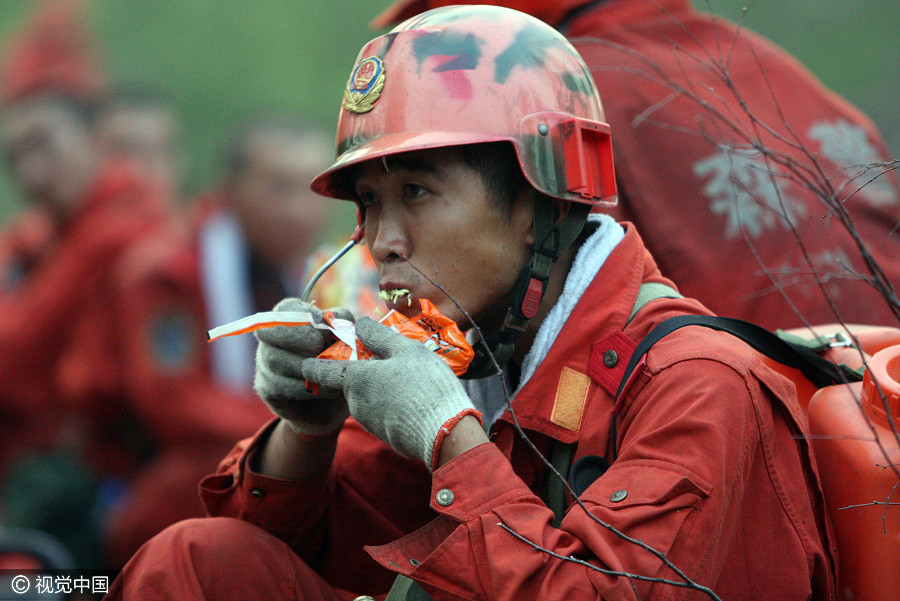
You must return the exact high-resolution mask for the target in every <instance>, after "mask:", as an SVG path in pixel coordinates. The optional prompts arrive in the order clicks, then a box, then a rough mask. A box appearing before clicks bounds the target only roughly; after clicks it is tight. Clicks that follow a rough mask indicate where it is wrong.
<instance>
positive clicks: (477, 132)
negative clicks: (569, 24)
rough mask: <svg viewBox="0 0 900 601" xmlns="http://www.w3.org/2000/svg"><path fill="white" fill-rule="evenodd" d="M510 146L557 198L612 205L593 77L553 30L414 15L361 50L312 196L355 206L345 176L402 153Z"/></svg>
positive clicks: (454, 11) (521, 17)
mask: <svg viewBox="0 0 900 601" xmlns="http://www.w3.org/2000/svg"><path fill="white" fill-rule="evenodd" d="M497 141H508V142H511V143H512V144H513V146H514V148H515V151H516V155H517V157H518V160H519V164H520V166H521V168H522V171H523V173H524V174H525V177H526V178H527V179H528V181H529V182H530V183H531V185H532V186H534V188H536V189H537V190H539V191H540V192H542V193H544V194H546V195H548V196H551V197H555V198H560V199H564V200H570V201H574V202H581V203H586V204H589V205H607V206H610V205H614V204H615V203H616V184H615V175H614V172H613V161H612V146H611V144H610V138H609V126H608V125H607V124H606V123H604V122H603V109H602V108H601V105H600V97H599V94H598V92H597V88H596V86H595V85H594V81H593V79H592V77H591V73H590V71H589V70H588V67H587V66H586V65H585V63H584V61H583V60H582V59H581V57H580V56H579V54H578V52H577V51H576V50H575V49H574V48H573V47H572V46H571V45H570V44H569V42H568V41H567V40H566V39H565V38H564V37H563V36H562V35H561V34H560V33H559V32H557V31H556V30H554V29H553V28H552V27H550V26H548V25H546V24H545V23H543V22H541V21H540V20H538V19H536V18H534V17H531V16H529V15H526V14H524V13H521V12H518V11H515V10H511V9H508V8H503V7H497V6H470V5H466V6H451V7H444V8H437V9H434V10H430V11H428V12H425V13H422V14H421V15H419V16H416V17H413V18H411V19H409V20H407V21H405V22H403V23H401V24H400V25H398V26H397V27H396V28H394V29H393V30H392V31H391V32H389V33H388V34H386V35H383V36H381V37H379V38H376V39H374V40H372V41H371V42H369V43H368V44H367V45H366V46H364V47H363V49H362V51H361V52H360V53H359V57H358V58H357V60H356V64H355V66H354V68H353V71H352V72H351V75H350V79H349V81H348V82H347V88H346V90H345V92H344V100H343V103H342V108H341V112H340V117H339V121H338V128H337V159H336V161H335V163H334V165H333V166H332V167H331V168H329V169H328V170H326V171H325V172H323V173H322V174H320V175H319V176H318V177H316V178H315V179H314V180H313V182H312V189H313V190H314V191H315V192H317V193H319V194H322V195H323V196H329V197H332V198H342V199H348V200H354V194H353V191H352V190H350V189H348V188H347V187H346V183H345V178H344V177H342V174H343V172H344V170H345V169H347V168H348V167H351V166H353V165H357V164H359V163H362V162H364V161H369V160H371V159H376V158H381V157H384V156H389V155H393V154H398V153H402V152H409V151H413V150H423V149H428V148H439V147H445V146H460V145H465V144H475V143H481V142H497Z"/></svg>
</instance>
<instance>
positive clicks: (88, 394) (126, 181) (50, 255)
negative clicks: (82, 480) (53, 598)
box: [0, 169, 269, 563]
mask: <svg viewBox="0 0 900 601" xmlns="http://www.w3.org/2000/svg"><path fill="white" fill-rule="evenodd" d="M149 191H150V190H149V188H148V187H147V186H144V185H142V184H141V183H140V182H138V181H137V180H135V179H134V178H132V177H130V175H129V174H128V173H127V171H125V170H116V169H109V170H107V171H106V172H105V173H104V175H103V177H102V178H101V183H100V184H99V185H98V186H97V188H96V189H95V192H94V193H93V194H92V198H91V200H90V201H89V202H88V203H87V204H86V205H85V207H84V210H83V211H81V212H80V213H79V214H78V215H77V216H76V217H75V218H73V219H72V221H71V222H70V223H69V224H67V225H66V228H65V231H64V232H63V233H62V234H61V236H60V237H59V238H58V239H54V238H52V237H50V236H48V235H47V234H49V232H50V228H48V227H44V228H42V227H40V222H41V219H40V217H39V214H38V213H28V214H26V215H25V216H23V218H22V220H21V221H20V222H19V223H18V224H16V226H14V228H13V231H12V232H10V233H9V234H8V235H7V236H6V237H5V238H4V240H3V250H4V257H3V267H2V272H3V274H4V278H3V282H4V288H3V294H2V297H0V303H2V304H3V311H4V314H5V316H6V317H5V319H4V322H3V325H2V330H0V348H2V349H3V350H4V351H6V352H5V353H3V357H4V359H3V361H0V374H2V375H3V376H4V377H5V381H6V382H7V383H9V386H8V387H5V388H4V390H5V392H4V393H0V399H2V411H3V423H4V424H8V425H10V426H12V427H11V428H10V432H9V434H8V435H6V436H4V437H3V446H2V447H0V448H2V455H0V460H2V461H3V464H4V465H5V464H6V460H8V459H9V458H10V455H11V453H15V452H21V451H22V449H25V448H35V447H45V448H50V447H51V446H54V445H71V446H72V447H73V448H75V449H79V450H81V451H83V452H84V455H85V457H86V459H87V461H88V464H89V465H90V467H92V468H93V470H94V472H95V473H96V475H97V476H98V478H100V481H101V484H107V485H108V484H110V483H114V482H120V483H122V484H123V485H124V489H122V488H118V490H120V493H122V494H119V495H115V498H111V499H106V503H107V504H108V505H109V507H108V508H109V509H110V511H111V513H110V515H109V516H108V519H109V523H108V527H109V531H108V541H107V544H108V547H109V551H110V553H111V554H112V556H113V561H114V562H115V563H119V562H122V561H124V560H125V559H127V558H128V557H129V556H130V555H131V554H132V553H133V552H134V550H135V549H136V548H137V547H138V546H139V545H140V544H141V543H142V542H143V541H144V540H145V539H146V538H149V537H150V536H152V535H153V534H154V533H155V532H157V531H158V530H160V529H162V528H163V527H165V526H166V525H168V524H169V523H172V522H174V521H177V520H179V519H182V518H184V517H190V516H194V515H200V514H201V513H202V508H201V506H200V504H199V502H198V500H197V493H196V490H197V484H198V483H199V480H200V477H201V476H202V475H204V474H205V473H208V471H209V470H210V469H211V468H214V467H215V465H216V462H217V460H218V459H219V458H220V457H221V455H222V453H223V451H227V449H228V448H229V447H230V445H231V444H232V443H233V441H234V440H235V439H236V438H240V437H243V436H246V435H247V434H248V433H251V432H253V431H254V430H255V429H256V428H257V427H258V426H259V425H260V424H261V423H262V422H263V421H264V420H265V419H266V418H267V417H268V416H269V412H268V410H267V409H266V408H265V406H264V405H263V404H262V403H260V402H258V400H256V399H255V398H254V397H253V396H252V393H251V392H250V391H249V390H246V391H244V392H241V393H238V392H233V391H229V390H227V389H225V388H223V387H221V386H220V385H219V384H217V383H216V382H215V381H214V380H213V378H212V376H211V373H210V369H209V355H208V350H207V345H206V341H205V330H206V320H205V316H204V308H203V304H202V299H201V296H200V288H199V285H198V274H197V266H196V261H195V255H194V254H193V252H192V249H191V247H190V245H189V244H188V241H187V239H186V237H185V236H184V233H183V232H182V231H180V229H179V227H178V226H177V225H176V224H175V223H174V222H172V221H171V219H170V218H169V216H167V215H166V214H165V211H164V209H163V207H162V205H161V203H157V202H155V201H152V200H150V199H149V196H148V192H149ZM41 229H43V230H44V231H43V232H39V231H38V230H41ZM29 231H30V232H29ZM42 233H43V239H42V240H41V239H40V238H41V234H42ZM116 489H117V488H116V487H113V488H111V489H110V490H116ZM123 491H124V492H123Z"/></svg>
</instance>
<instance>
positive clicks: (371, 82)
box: [343, 56, 384, 113]
mask: <svg viewBox="0 0 900 601" xmlns="http://www.w3.org/2000/svg"><path fill="white" fill-rule="evenodd" d="M383 87H384V63H383V62H382V60H381V59H380V58H378V57H377V56H370V57H369V58H366V59H363V60H362V61H361V62H360V63H359V64H358V65H356V67H355V68H354V69H353V72H352V73H350V79H349V80H348V81H347V89H346V90H344V102H343V107H344V108H345V109H347V110H348V111H350V112H352V113H366V112H368V111H371V110H372V106H373V105H374V104H375V101H376V100H378V97H379V96H381V89H382V88H383Z"/></svg>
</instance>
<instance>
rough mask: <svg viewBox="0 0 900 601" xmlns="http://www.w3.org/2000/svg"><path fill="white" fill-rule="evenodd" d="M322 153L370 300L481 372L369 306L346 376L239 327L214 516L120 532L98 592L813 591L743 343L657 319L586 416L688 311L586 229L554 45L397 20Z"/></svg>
mask: <svg viewBox="0 0 900 601" xmlns="http://www.w3.org/2000/svg"><path fill="white" fill-rule="evenodd" d="M361 73H363V75H360V74H361ZM613 135H614V133H613ZM337 151H338V157H337V160H336V162H335V163H334V165H333V166H332V167H331V168H330V169H328V170H327V171H325V172H323V173H322V174H320V175H319V176H318V177H317V178H316V179H315V180H314V181H313V184H312V187H313V189H314V190H316V191H318V192H319V193H321V194H324V195H326V196H331V197H334V198H342V199H348V200H352V201H355V202H356V203H357V206H358V208H359V211H360V212H361V214H362V215H361V216H362V217H363V219H364V227H365V241H366V243H367V245H368V246H369V249H370V250H371V252H372V256H373V258H374V260H375V262H376V264H377V265H378V268H379V273H380V277H381V279H380V286H381V287H382V289H384V290H386V291H391V290H397V289H407V291H408V298H399V299H395V300H394V301H392V302H390V303H389V307H391V308H393V309H395V310H398V311H400V312H403V313H406V314H408V315H413V314H414V313H415V312H416V311H417V310H418V307H417V306H416V305H417V304H418V302H419V301H420V300H426V299H427V300H429V301H431V302H433V303H434V304H435V305H436V306H437V307H438V308H439V310H440V311H441V312H442V313H444V314H445V315H446V316H448V317H450V318H452V319H453V320H455V321H456V322H458V323H459V324H460V325H461V326H462V327H463V328H469V327H470V325H471V324H470V322H469V316H471V319H472V320H474V323H475V324H477V325H478V326H479V328H480V331H481V333H482V334H483V335H484V339H485V340H486V341H487V344H488V346H490V347H491V349H492V351H493V353H492V354H493V357H494V358H495V359H496V361H497V364H498V365H499V366H500V367H502V368H503V373H502V374H499V375H498V374H496V373H494V374H493V375H491V374H492V373H493V372H494V371H495V368H496V366H495V365H493V364H492V362H491V361H489V360H487V355H480V356H479V357H477V358H476V360H475V361H473V363H472V365H471V366H470V367H469V370H468V372H467V374H466V378H468V379H467V380H465V381H464V382H461V381H460V380H458V379H457V378H456V376H454V374H453V372H452V371H451V370H450V369H449V368H448V367H447V365H446V364H445V363H444V362H443V360H441V359H440V357H438V356H437V355H436V354H434V353H432V352H431V351H429V350H427V349H426V348H425V347H424V346H423V345H421V344H419V343H418V342H416V341H413V340H410V339H408V338H405V337H404V336H402V335H400V334H398V333H397V332H395V331H393V330H391V329H389V328H387V327H385V326H383V325H380V324H378V323H376V322H375V321H373V320H371V319H368V318H361V319H358V320H357V321H356V323H355V327H356V332H357V336H358V339H359V341H360V342H361V343H362V344H364V345H365V346H366V348H368V349H369V350H371V351H373V352H374V353H375V354H376V355H377V356H378V358H376V359H372V360H365V361H355V362H349V363H348V362H344V361H327V360H322V359H317V358H315V357H316V355H317V354H318V353H319V352H320V351H321V350H322V349H323V348H324V347H325V346H326V345H327V344H329V343H330V339H328V337H327V336H323V335H322V334H319V332H320V330H318V329H315V328H313V327H310V326H302V327H295V328H288V327H273V328H268V329H263V330H260V331H258V332H257V336H258V338H259V341H260V342H259V349H258V354H257V373H256V389H257V391H258V392H259V394H260V396H261V397H262V398H263V399H264V400H265V401H266V402H267V404H268V405H269V406H270V407H271V408H272V409H273V411H274V412H275V413H276V414H277V415H278V419H276V420H275V421H273V422H272V423H271V424H269V425H268V426H266V427H265V428H263V429H262V430H260V432H258V433H257V435H256V436H255V437H253V438H252V439H249V440H246V441H243V442H241V443H240V444H238V446H237V447H236V448H235V449H234V450H233V452H232V453H231V454H230V455H229V456H228V457H227V458H226V459H225V461H224V462H223V463H222V465H221V466H220V469H219V472H218V473H217V474H216V475H214V476H211V477H210V478H208V479H207V480H206V481H205V482H204V484H203V487H202V496H203V499H204V502H205V503H206V507H207V510H208V511H209V513H210V514H211V516H214V517H211V518H207V519H199V520H189V521H186V522H183V523H181V524H178V525H176V526H173V527H171V528H169V529H167V530H166V531H164V532H163V533H161V534H160V535H159V536H157V537H155V538H154V539H153V540H152V541H150V542H149V543H147V545H145V546H144V547H143V548H142V549H141V550H140V551H139V552H138V553H137V554H136V555H135V557H134V558H132V560H131V561H130V562H129V564H128V565H127V566H126V567H125V569H124V571H123V573H122V575H121V577H120V578H119V579H117V580H116V582H115V583H114V584H113V586H112V588H111V593H110V598H111V599H120V598H124V599H138V598H140V599H142V600H154V599H223V598H234V599H307V600H309V599H329V600H337V599H347V600H349V599H354V598H356V597H357V596H359V595H373V596H378V597H379V598H382V597H383V595H385V594H386V593H387V591H388V588H389V587H390V586H391V583H392V581H394V578H395V577H396V576H397V575H398V574H399V575H402V576H403V577H404V578H405V579H398V580H397V581H396V582H395V585H394V587H395V588H394V590H393V592H392V593H390V595H389V597H388V598H389V599H398V598H409V599H412V598H417V597H414V596H403V595H411V594H412V592H411V591H412V590H414V589H415V587H414V586H411V585H410V580H409V579H410V578H411V579H412V581H414V582H415V583H417V585H416V586H418V587H420V588H421V589H424V591H422V590H419V591H418V594H422V593H427V595H430V597H431V598H432V599H435V600H444V599H491V600H512V599H542V600H543V599H546V600H550V599H567V600H578V599H597V598H601V597H602V598H604V599H662V598H665V599H675V598H678V599H681V598H702V597H704V596H705V594H706V593H704V592H701V591H699V590H691V589H690V588H685V587H684V586H679V584H681V585H684V583H685V580H684V579H682V577H681V576H679V575H677V573H676V572H674V571H673V570H674V568H675V567H677V568H678V569H680V570H682V571H683V575H684V576H685V577H686V578H688V579H690V580H691V581H693V582H695V583H696V585H697V586H703V587H710V588H711V589H712V590H714V591H715V592H716V593H717V594H718V596H719V598H721V599H743V598H754V599H756V598H779V599H803V600H806V599H810V598H812V599H829V598H832V597H833V595H834V593H835V585H834V573H835V565H834V558H833V556H832V552H831V547H832V545H831V540H830V538H831V537H830V531H829V526H828V523H827V520H826V517H825V514H824V509H823V504H822V496H821V491H820V488H819V485H818V480H817V474H816V467H815V463H814V460H813V458H812V455H811V451H810V447H809V444H808V442H807V441H806V439H805V433H806V426H805V425H804V421H803V419H802V417H800V415H799V412H800V409H799V407H798V406H797V402H796V399H795V397H794V393H793V388H792V386H791V385H790V383H788V382H787V381H786V380H784V379H782V378H781V377H780V376H777V375H776V374H774V373H773V372H771V371H770V370H769V369H768V368H766V367H765V366H764V365H763V364H762V363H761V361H760V356H759V355H757V354H756V353H755V352H753V351H751V350H750V349H749V348H748V347H746V346H744V345H743V343H741V342H739V341H737V340H736V339H734V338H732V337H730V336H728V335H725V334H722V333H718V332H716V333H714V332H710V331H707V330H698V329H696V328H683V329H682V330H679V331H677V332H675V333H673V334H671V335H670V336H669V337H667V338H666V339H665V340H664V341H662V342H660V343H659V344H657V345H656V346H654V347H653V348H652V349H651V350H650V352H649V353H648V355H647V357H646V362H645V363H644V364H642V367H641V368H639V369H638V371H637V372H636V374H637V375H636V376H635V377H634V378H633V379H632V380H631V382H630V385H629V386H628V387H627V388H626V389H625V392H624V394H623V396H622V397H621V404H620V405H619V406H616V403H614V401H613V398H614V394H615V390H616V387H617V386H618V384H619V380H620V379H621V377H622V374H623V370H624V367H625V363H627V359H628V357H629V355H630V354H631V352H632V351H633V350H634V348H635V342H634V341H635V340H640V339H641V338H643V337H644V335H646V333H647V332H648V331H649V330H650V329H651V328H652V327H653V326H654V325H655V324H657V323H659V322H660V321H661V320H663V319H665V318H667V317H669V316H672V315H678V314H699V315H707V314H708V313H709V312H708V311H707V310H706V309H705V308H704V307H703V305H701V304H700V303H699V302H697V301H694V300H690V299H686V298H682V297H680V296H679V295H678V294H677V293H676V292H675V290H674V289H672V283H671V282H670V281H669V280H667V279H666V278H665V277H664V276H663V275H662V274H661V273H660V271H659V269H658V268H657V266H656V264H655V263H654V262H653V259H652V258H651V257H650V255H649V253H648V252H647V251H646V249H645V248H644V246H643V243H642V242H641V239H640V237H639V236H638V234H637V232H636V230H635V228H634V227H633V226H632V225H631V224H628V223H623V224H619V223H617V222H615V221H614V220H613V219H612V218H610V217H609V216H608V215H603V214H591V215H590V216H589V211H590V209H591V208H593V207H602V206H608V205H610V204H612V203H614V202H615V178H614V175H613V165H612V156H611V145H610V139H609V128H608V126H607V125H606V124H605V123H604V122H603V111H602V109H601V107H600V103H599V96H598V94H597V91H596V88H595V87H594V84H593V80H592V78H591V75H590V72H589V70H588V68H587V66H586V65H585V64H584V62H583V61H582V59H581V58H580V57H579V56H578V54H577V52H576V51H575V50H574V48H572V46H570V45H569V44H568V43H567V42H566V40H565V39H564V38H563V37H562V36H561V35H560V34H559V33H558V32H556V31H555V30H553V29H552V28H550V27H549V26H547V25H546V24H544V23H542V22H540V21H538V20H536V19H534V18H532V17H529V16H527V15H525V14H523V13H520V12H516V11H511V10H508V9H505V8H498V7H484V6H478V7H471V6H466V7H448V8H442V9H436V10H433V11H429V12H427V13H424V14H422V15H420V16H418V17H415V18H413V19H410V20H409V21H407V22H405V23H403V24H401V25H399V26H397V27H396V28H395V29H394V30H393V31H392V32H390V33H389V34H388V35H385V36H382V37H380V38H377V39H375V40H373V41H372V42H370V43H369V44H367V45H366V46H365V47H364V48H363V49H362V51H361V52H360V54H359V57H358V59H357V62H356V64H355V66H354V68H353V71H352V74H351V76H350V78H349V80H348V85H347V89H346V91H345V94H344V99H343V103H342V109H341V112H340V121H339V124H338V141H337ZM663 287H664V288H666V289H669V290H670V292H669V293H667V294H665V295H663V296H659V297H657V298H655V300H653V301H651V302H648V303H647V304H646V305H644V306H643V307H642V308H641V309H640V310H639V311H637V312H636V314H634V315H632V312H633V310H634V308H635V307H636V306H638V305H640V303H637V300H636V299H637V297H638V294H639V291H643V290H650V289H654V288H655V289H660V288H663ZM408 302H409V304H407V303H408ZM279 309H293V310H296V309H305V310H311V308H310V307H309V306H308V305H304V304H302V303H300V302H299V301H298V300H295V299H287V300H285V301H283V302H282V304H281V305H279ZM470 332H471V330H470ZM473 333H474V332H473ZM305 379H308V380H309V381H312V382H316V383H319V384H320V388H319V389H318V393H317V394H316V395H313V394H311V393H310V392H308V390H307V386H306V384H305ZM504 387H508V388H509V390H511V391H512V394H513V400H512V405H511V407H509V406H507V402H506V397H505V395H504V394H503V389H504ZM614 410H615V411H616V413H617V415H618V417H617V421H614V420H613V412H614ZM348 414H349V415H352V418H348ZM516 423H517V424H518V425H520V426H521V427H522V428H524V431H525V433H526V434H527V436H528V439H529V440H530V441H532V442H533V444H534V445H535V447H534V448H531V447H529V445H528V444H527V443H526V441H525V439H524V438H523V437H522V436H520V435H519V434H518V433H517V431H516V428H515V425H514V424H516ZM572 443H576V445H577V446H576V447H575V450H574V463H573V464H572V479H573V481H575V482H579V483H580V485H579V486H578V490H577V494H578V495H579V498H580V500H581V502H583V503H584V508H582V507H579V506H575V505H573V499H572V498H571V497H567V498H566V501H567V503H568V505H570V507H569V508H568V510H567V511H566V512H565V515H564V516H563V515H562V511H560V515H559V519H560V522H559V523H556V522H555V521H554V511H552V510H551V509H550V508H549V507H548V505H547V504H546V503H547V502H551V503H552V502H553V495H551V494H548V495H546V497H544V496H542V495H541V492H542V490H543V489H544V488H545V486H546V487H547V488H549V489H552V488H554V486H555V483H556V481H555V480H554V477H553V476H552V475H550V473H549V470H548V469H547V468H546V467H545V464H544V463H543V462H542V460H541V458H540V456H539V454H540V453H549V452H550V450H551V448H555V447H557V446H558V445H571V444H572ZM570 448H571V447H570ZM604 460H605V461H607V462H609V463H611V464H612V465H611V467H608V469H607V470H606V471H605V472H603V471H602V469H597V468H598V467H602V464H603V461H604ZM563 471H565V468H563ZM545 499H546V500H545ZM585 509H586V510H587V511H585ZM597 520H600V521H597ZM606 524H608V525H610V526H612V527H614V528H616V529H617V530H618V531H620V532H623V533H625V534H627V535H628V536H629V537H632V539H637V540H640V541H642V542H643V543H645V544H646V545H647V546H649V547H651V548H652V549H654V550H655V551H656V552H655V553H654V552H650V551H648V550H647V549H646V548H642V547H641V546H639V545H636V544H634V542H633V540H631V539H625V538H623V537H622V536H620V535H618V534H616V533H614V532H613V531H611V530H610V529H608V528H607V527H606V526H605V525H606ZM537 547H541V548H543V550H540V549H538V548H537ZM673 583H674V584H673ZM401 589H404V590H405V592H402V591H401ZM418 598H421V597H418Z"/></svg>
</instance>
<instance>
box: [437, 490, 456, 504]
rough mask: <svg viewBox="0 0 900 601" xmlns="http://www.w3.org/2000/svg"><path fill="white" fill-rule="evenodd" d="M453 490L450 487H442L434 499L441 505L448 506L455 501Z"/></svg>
mask: <svg viewBox="0 0 900 601" xmlns="http://www.w3.org/2000/svg"><path fill="white" fill-rule="evenodd" d="M453 498H454V497H453V491H452V490H450V489H449V488H442V489H441V490H439V491H437V494H436V495H435V496H434V500H435V501H437V503H438V505H440V506H441V507H447V506H448V505H450V503H452V502H453Z"/></svg>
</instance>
